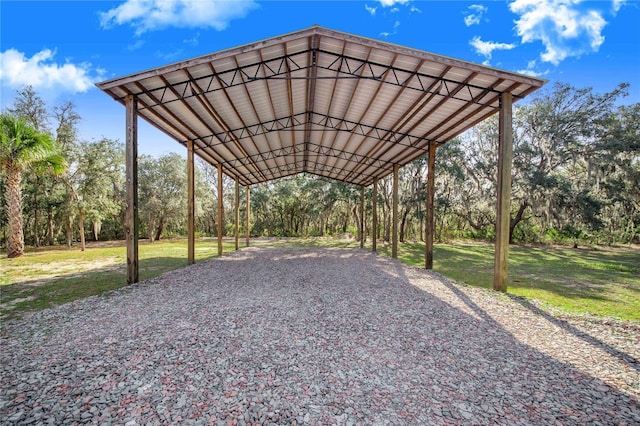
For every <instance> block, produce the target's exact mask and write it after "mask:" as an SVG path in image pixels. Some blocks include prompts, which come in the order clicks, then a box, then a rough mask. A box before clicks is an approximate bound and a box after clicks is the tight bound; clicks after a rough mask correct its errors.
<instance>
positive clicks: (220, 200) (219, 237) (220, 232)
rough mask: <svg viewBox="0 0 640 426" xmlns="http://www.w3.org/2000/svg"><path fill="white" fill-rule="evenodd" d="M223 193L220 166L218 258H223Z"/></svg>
mask: <svg viewBox="0 0 640 426" xmlns="http://www.w3.org/2000/svg"><path fill="white" fill-rule="evenodd" d="M222 192H223V190H222V164H218V256H222V234H223V225H224V224H223V223H222V220H223V218H222V213H223V210H224V205H223V203H222V198H223V193H222Z"/></svg>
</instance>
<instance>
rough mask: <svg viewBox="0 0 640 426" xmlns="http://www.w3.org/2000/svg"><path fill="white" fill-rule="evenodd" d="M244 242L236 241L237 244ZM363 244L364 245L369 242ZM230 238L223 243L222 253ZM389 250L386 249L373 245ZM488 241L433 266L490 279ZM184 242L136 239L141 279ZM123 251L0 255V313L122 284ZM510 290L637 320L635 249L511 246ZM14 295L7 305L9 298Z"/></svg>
mask: <svg viewBox="0 0 640 426" xmlns="http://www.w3.org/2000/svg"><path fill="white" fill-rule="evenodd" d="M251 244H252V245H256V246H285V247H336V248H357V247H359V243H358V242H357V241H354V240H347V239H335V238H293V239H288V238H285V239H277V238H271V239H260V240H252V243H251ZM243 245H244V244H241V246H243ZM365 248H366V249H368V250H370V249H371V246H370V242H367V244H366V245H365ZM233 249H234V244H233V242H230V241H225V242H224V248H223V251H224V252H225V253H229V252H231V251H233ZM378 252H379V253H380V254H381V255H386V256H389V255H390V253H391V247H390V245H388V244H383V243H380V242H379V243H378ZM493 255H494V248H493V245H491V244H484V243H456V244H446V245H445V244H437V245H436V246H435V248H434V270H435V271H436V272H439V273H441V274H442V275H444V276H446V277H448V278H451V279H453V280H456V281H458V282H461V283H464V284H467V285H470V286H477V287H484V288H491V287H492V285H493ZM215 256H217V242H216V241H215V240H214V239H206V240H198V241H197V242H196V260H200V261H202V260H205V259H210V258H213V257H215ZM186 258H187V242H186V240H184V239H181V240H169V241H164V240H163V241H158V242H155V243H153V244H150V243H148V242H146V241H141V243H140V279H141V280H144V279H148V278H152V277H155V276H158V275H161V274H163V273H165V272H168V271H171V270H174V269H178V268H181V267H184V266H187V259H186ZM398 258H399V259H400V260H401V261H403V262H405V263H407V264H409V265H414V266H423V265H424V244H421V243H405V244H399V246H398ZM125 262H126V251H125V247H124V246H123V244H122V243H117V244H115V245H113V244H112V245H107V246H105V247H90V248H88V249H87V250H86V251H84V252H81V251H80V250H78V249H76V248H74V249H71V250H67V249H66V248H58V249H54V250H41V251H38V252H30V253H27V254H25V255H24V256H23V257H20V258H18V259H6V258H0V303H2V308H1V309H0V313H3V314H9V315H10V316H11V315H17V314H19V313H20V312H23V311H28V310H36V309H43V308H46V307H49V306H55V305H59V304H61V303H66V302H69V301H72V300H75V299H78V298H83V297H87V296H91V295H96V294H100V293H103V292H105V291H109V290H113V289H116V288H119V287H123V286H125V285H126V269H125ZM508 285H509V289H508V292H509V293H511V294H514V295H517V296H523V297H527V298H530V299H536V300H538V301H540V302H542V303H543V304H546V305H548V306H551V307H554V308H558V309H561V310H564V311H568V312H575V313H590V314H594V315H600V316H611V317H618V318H622V319H627V320H640V249H639V248H614V249H610V248H590V249H571V248H561V247H531V246H511V247H510V255H509V283H508ZM12 301H16V302H15V303H14V304H13V305H14V306H11V302H12Z"/></svg>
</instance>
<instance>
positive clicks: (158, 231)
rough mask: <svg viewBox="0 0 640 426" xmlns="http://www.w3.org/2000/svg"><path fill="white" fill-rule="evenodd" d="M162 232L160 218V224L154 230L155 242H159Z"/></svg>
mask: <svg viewBox="0 0 640 426" xmlns="http://www.w3.org/2000/svg"><path fill="white" fill-rule="evenodd" d="M163 230H164V218H163V217H162V218H160V223H159V224H158V227H157V228H156V240H158V241H160V237H161V236H162V231H163Z"/></svg>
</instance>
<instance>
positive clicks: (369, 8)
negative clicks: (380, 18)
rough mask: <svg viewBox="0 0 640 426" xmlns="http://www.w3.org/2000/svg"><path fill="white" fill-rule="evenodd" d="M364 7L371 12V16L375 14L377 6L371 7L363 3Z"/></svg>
mask: <svg viewBox="0 0 640 426" xmlns="http://www.w3.org/2000/svg"><path fill="white" fill-rule="evenodd" d="M364 9H365V10H366V11H367V12H369V13H370V14H371V16H376V10H378V8H377V7H371V6H369V5H368V4H365V5H364Z"/></svg>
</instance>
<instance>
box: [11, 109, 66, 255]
mask: <svg viewBox="0 0 640 426" xmlns="http://www.w3.org/2000/svg"><path fill="white" fill-rule="evenodd" d="M66 164H67V163H66V161H65V159H64V157H63V156H62V155H60V153H59V150H58V147H57V145H56V143H55V141H54V140H53V138H52V137H51V136H50V135H49V134H48V133H43V132H39V131H37V130H36V129H34V128H33V127H31V126H30V125H28V124H27V122H26V121H25V120H24V119H22V118H17V117H14V116H12V115H10V114H2V115H1V116H0V171H1V172H2V173H4V174H5V175H6V178H7V185H6V190H7V193H6V197H5V198H6V201H7V216H8V219H9V238H8V245H7V247H8V251H9V257H18V256H21V255H22V254H23V253H24V234H23V229H22V222H23V220H22V189H21V187H20V182H21V181H22V175H23V173H24V172H25V171H27V170H31V169H38V170H39V171H42V170H48V171H49V172H50V173H52V174H62V173H64V171H65V169H66Z"/></svg>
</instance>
